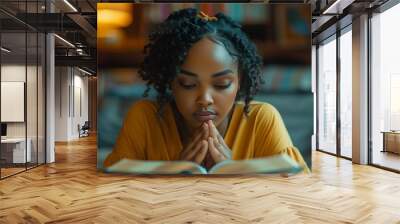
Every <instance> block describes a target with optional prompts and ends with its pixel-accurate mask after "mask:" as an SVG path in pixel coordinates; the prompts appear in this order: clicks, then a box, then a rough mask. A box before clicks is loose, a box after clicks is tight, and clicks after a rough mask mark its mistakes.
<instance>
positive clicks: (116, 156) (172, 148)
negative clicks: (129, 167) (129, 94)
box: [104, 100, 309, 172]
mask: <svg viewBox="0 0 400 224" xmlns="http://www.w3.org/2000/svg"><path fill="white" fill-rule="evenodd" d="M243 109H244V104H243V103H241V102H238V103H237V104H236V105H235V107H234V111H233V114H232V118H231V121H230V123H229V126H228V128H227V130H226V134H225V137H224V140H225V143H226V145H227V146H228V147H229V148H230V149H231V150H232V159H233V160H242V159H252V158H257V157H265V156H271V155H275V154H280V153H286V154H288V155H289V156H290V157H291V158H293V159H294V160H295V161H297V162H298V163H299V164H300V165H301V166H303V167H304V168H305V171H306V172H309V169H308V167H307V165H306V163H305V162H304V159H303V157H302V155H301V154H300V152H299V150H298V149H297V148H296V147H294V146H293V144H292V141H291V139H290V136H289V134H288V132H287V130H286V127H285V125H284V123H283V121H282V118H281V116H280V114H279V112H278V111H277V110H276V109H275V108H274V107H273V106H272V105H270V104H268V103H261V102H252V103H251V104H250V107H249V113H248V117H246V116H245V115H244V110H243ZM182 147H183V146H182V143H181V140H180V136H179V132H178V128H177V126H176V123H175V119H174V114H173V110H172V108H171V106H170V105H169V104H168V105H166V107H165V110H164V115H163V117H162V118H159V117H158V115H157V104H156V103H155V102H152V101H149V100H140V101H137V102H136V103H135V104H134V105H133V106H132V107H131V108H130V110H129V112H128V113H127V116H126V118H125V121H124V124H123V126H122V128H121V130H120V133H119V136H118V138H117V141H116V143H115V146H114V149H113V151H112V152H111V154H109V155H108V156H107V158H106V160H105V161H104V167H109V166H111V165H112V164H114V163H116V162H117V161H119V160H121V159H123V158H129V159H136V160H179V155H180V152H181V150H182Z"/></svg>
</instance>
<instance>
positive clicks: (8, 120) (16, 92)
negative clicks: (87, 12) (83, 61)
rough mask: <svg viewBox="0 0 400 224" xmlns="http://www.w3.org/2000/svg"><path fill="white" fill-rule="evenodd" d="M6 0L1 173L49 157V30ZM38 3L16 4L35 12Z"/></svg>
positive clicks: (1, 27)
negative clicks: (9, 10) (33, 23)
mask: <svg viewBox="0 0 400 224" xmlns="http://www.w3.org/2000/svg"><path fill="white" fill-rule="evenodd" d="M5 3H6V2H3V3H0V9H2V10H0V46H1V57H0V66H1V73H0V81H1V86H0V90H1V91H0V92H1V98H0V102H1V105H0V111H1V115H0V121H1V144H0V178H1V179H3V178H6V177H8V176H11V175H14V174H16V173H19V172H23V171H25V170H27V169H30V168H33V167H36V166H38V165H40V164H43V163H45V69H44V68H45V58H46V57H45V55H46V54H45V41H46V40H45V35H44V33H42V32H40V31H38V30H36V29H35V28H33V27H31V26H29V25H27V24H25V23H23V22H21V21H20V20H18V16H21V14H18V13H17V14H16V15H13V14H12V13H7V11H4V9H3V8H1V7H2V4H5ZM39 3H40V1H30V2H28V3H27V1H18V8H19V9H20V10H21V11H23V12H29V13H37V12H39V7H40V6H39ZM40 5H41V4H40ZM40 10H42V9H40ZM22 15H23V14H22Z"/></svg>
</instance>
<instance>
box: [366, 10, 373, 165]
mask: <svg viewBox="0 0 400 224" xmlns="http://www.w3.org/2000/svg"><path fill="white" fill-rule="evenodd" d="M371 20H372V11H368V20H367V24H368V25H367V27H368V30H367V47H368V53H367V66H368V69H367V85H368V86H367V108H368V111H367V119H368V123H367V133H368V137H367V140H368V146H367V147H368V164H373V156H374V155H373V153H372V143H373V142H372V96H371V94H372V83H371V81H372V63H371V56H372V29H371V26H372V25H371Z"/></svg>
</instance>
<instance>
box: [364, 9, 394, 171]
mask: <svg viewBox="0 0 400 224" xmlns="http://www.w3.org/2000/svg"><path fill="white" fill-rule="evenodd" d="M398 21H400V4H397V5H394V6H393V7H391V8H389V9H387V10H384V11H383V12H377V13H376V14H373V16H372V18H371V62H372V63H371V82H370V88H371V94H370V95H371V97H370V122H371V125H370V138H371V142H372V144H371V149H370V162H371V163H372V164H373V165H376V166H379V167H382V168H386V169H390V170H394V171H397V172H400V63H399V57H398V53H399V51H400V45H399V39H400V31H399V30H398V29H395V28H394V27H397V23H398Z"/></svg>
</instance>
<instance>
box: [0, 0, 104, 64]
mask: <svg viewBox="0 0 400 224" xmlns="http://www.w3.org/2000/svg"><path fill="white" fill-rule="evenodd" d="M96 4H97V1H96V0H65V1H64V0H47V5H46V1H45V0H34V1H26V0H1V1H0V26H1V30H2V37H1V39H2V46H5V47H7V49H11V50H12V51H11V52H10V53H8V54H7V57H3V60H11V61H15V62H16V61H21V60H24V59H25V56H26V57H27V58H28V59H30V58H34V57H35V55H37V54H36V51H38V50H41V49H42V48H43V45H42V44H39V45H38V44H37V40H36V39H37V36H36V35H39V34H41V33H44V32H51V33H55V34H57V35H58V36H59V37H61V38H62V39H64V40H66V41H67V42H69V43H71V44H73V45H74V46H72V45H70V44H67V43H66V42H65V41H63V40H62V39H61V38H58V37H56V38H55V54H56V66H57V65H69V66H79V67H83V68H87V70H91V71H96V67H97V63H96V57H97V53H96V45H97V44H96V29H97V27H96V23H97V15H96ZM50 12H51V13H50ZM25 32H26V33H27V34H25ZM40 37H42V39H40ZM40 37H39V40H43V38H44V37H43V36H40ZM25 46H27V47H25ZM37 46H38V48H37ZM6 58H7V59H6Z"/></svg>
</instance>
